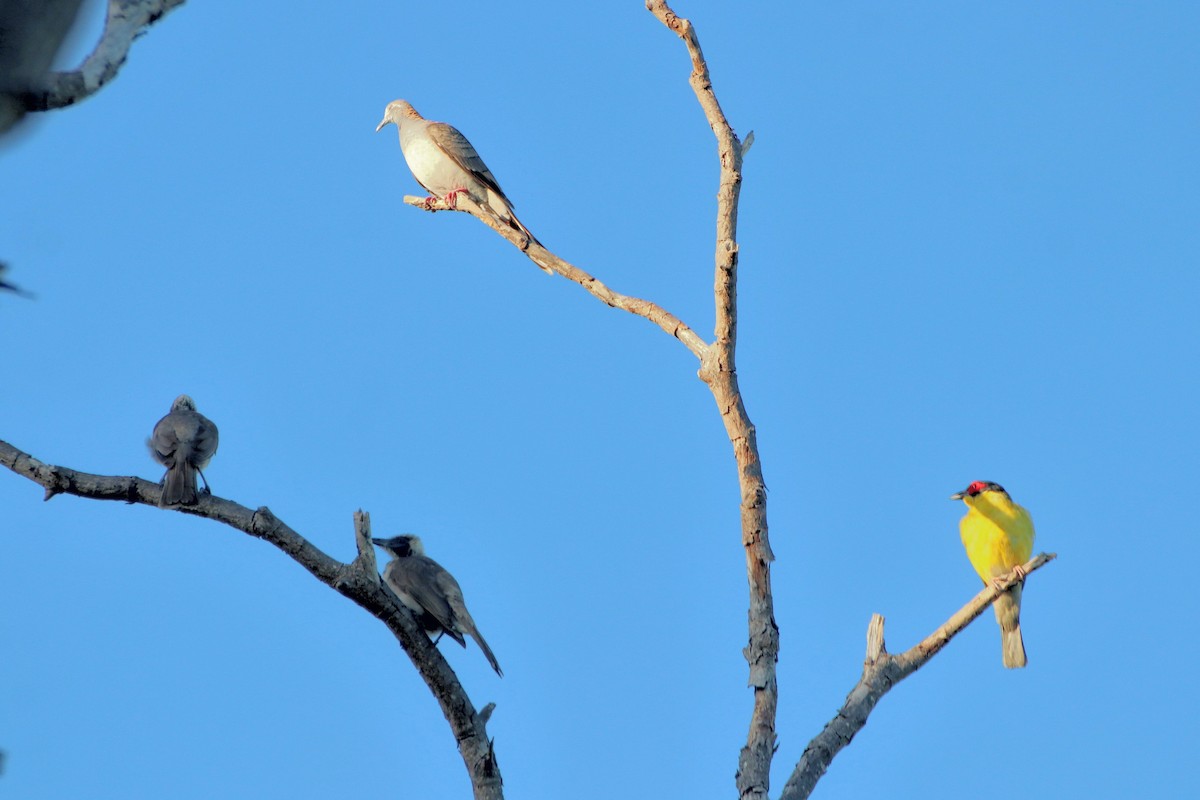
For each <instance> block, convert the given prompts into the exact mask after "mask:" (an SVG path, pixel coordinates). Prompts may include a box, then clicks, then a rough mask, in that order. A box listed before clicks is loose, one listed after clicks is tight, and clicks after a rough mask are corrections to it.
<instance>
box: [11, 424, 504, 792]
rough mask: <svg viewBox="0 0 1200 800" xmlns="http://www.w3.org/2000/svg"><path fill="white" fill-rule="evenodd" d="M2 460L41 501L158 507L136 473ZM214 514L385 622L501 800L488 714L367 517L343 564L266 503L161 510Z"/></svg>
mask: <svg viewBox="0 0 1200 800" xmlns="http://www.w3.org/2000/svg"><path fill="white" fill-rule="evenodd" d="M0 465H3V466H5V467H8V468H9V469H10V470H12V471H13V472H15V473H16V474H18V475H21V476H22V477H25V478H28V479H29V480H31V481H33V482H34V483H37V484H39V485H40V486H42V487H43V488H44V489H45V490H46V494H45V499H46V500H50V499H52V498H53V497H55V496H56V495H59V494H70V495H75V496H76V497H83V498H87V499H90V500H120V501H123V502H126V503H138V504H141V505H147V506H151V507H153V508H156V509H157V508H158V501H159V497H160V496H161V494H162V487H161V486H160V485H159V484H157V483H153V482H151V481H147V480H144V479H142V478H136V477H124V476H110V475H92V474H90V473H87V472H79V471H77V470H73V469H69V468H67V467H59V466H54V465H52V464H46V463H44V462H41V461H39V460H37V459H36V458H34V457H33V456H31V455H29V454H28V453H24V452H22V451H20V450H18V449H17V448H15V447H13V446H12V445H11V444H9V443H8V442H5V441H0ZM165 511H167V512H168V513H169V512H181V513H184V514H191V515H192V516H196V517H204V518H205V519H211V520H216V521H217V522H220V523H223V524H225V525H228V526H229V527H231V528H234V529H235V530H239V531H241V532H242V533H245V534H248V535H250V536H254V537H256V538H258V539H262V540H263V541H266V542H270V543H271V544H273V545H275V546H276V547H278V548H279V549H280V550H282V551H283V552H284V553H286V554H287V555H289V556H290V557H291V558H292V560H293V561H295V562H296V563H297V564H299V565H300V566H302V567H304V568H305V569H306V570H308V571H309V572H310V573H312V575H313V577H315V578H316V579H317V580H319V581H320V582H321V583H324V584H325V585H326V586H329V587H330V588H331V589H333V590H334V591H336V592H338V593H339V594H342V595H344V596H345V597H348V598H349V599H350V600H352V601H354V602H355V603H357V604H358V605H360V606H362V607H363V608H364V609H366V610H367V611H368V612H370V613H371V614H372V615H374V616H375V617H377V618H378V619H379V620H380V621H382V622H383V623H384V624H385V625H386V626H387V627H388V630H390V631H391V632H392V635H394V636H395V637H396V639H397V641H399V642H400V646H401V647H402V648H404V652H405V653H407V654H408V657H409V658H410V659H411V660H412V662H413V665H414V666H415V667H416V668H417V672H419V673H420V675H421V678H422V679H424V681H425V684H426V685H427V686H428V687H429V691H431V692H432V693H433V696H434V697H435V698H436V699H437V702H438V704H439V705H440V706H441V707H442V713H443V714H444V715H445V717H446V721H447V722H449V723H450V729H451V732H452V733H453V734H454V740H455V742H457V743H458V750H459V754H460V755H461V756H462V759H463V763H464V764H465V765H466V767H467V774H468V775H469V777H470V779H471V786H472V788H473V790H474V794H475V798H476V800H501V799H502V798H503V796H504V794H503V790H502V788H501V784H502V781H501V778H500V769H499V767H498V766H497V764H496V756H495V753H494V752H493V750H492V743H491V742H490V741H489V740H488V736H487V730H486V728H485V718H484V717H482V716H481V715H480V714H478V713H476V711H475V707H474V705H472V703H471V700H470V698H469V697H468V696H467V692H466V690H465V689H463V687H462V684H461V683H459V681H458V676H457V675H455V674H454V670H452V669H451V668H450V665H449V664H448V663H446V659H445V658H443V657H442V654H441V651H439V650H438V649H437V647H435V646H434V644H433V642H431V641H430V640H429V637H428V636H426V635H425V632H424V631H423V630H422V629H421V626H420V625H419V624H418V623H417V621H416V620H415V619H413V616H412V612H410V611H409V610H408V609H407V608H405V607H404V606H403V605H402V604H401V603H400V602H399V601H398V600H397V599H396V598H395V596H394V595H393V594H392V593H391V591H390V590H388V589H387V588H386V587H385V586H383V585H382V584H381V583H380V580H379V573H378V572H377V570H376V566H375V552H374V550H373V549H372V548H371V520H370V517H369V516H368V515H367V514H365V513H364V512H362V511H359V512H357V513H356V514H355V515H354V529H355V543H356V546H357V549H358V555H357V556H356V557H355V559H354V560H353V561H351V562H350V563H349V564H343V563H342V562H340V561H338V560H337V559H335V558H332V557H330V556H328V555H326V554H325V553H323V552H321V550H320V549H318V548H317V547H316V546H314V545H313V544H312V543H311V542H309V541H308V540H307V539H305V538H304V537H303V536H301V535H300V534H299V533H297V532H296V531H294V530H293V529H292V528H290V527H289V526H288V525H287V524H286V523H284V522H283V521H282V520H280V519H279V518H278V517H276V516H275V515H274V514H272V513H271V510H270V509H268V508H267V507H266V506H260V507H259V508H257V509H253V510H252V509H249V508H246V507H245V506H241V505H238V504H237V503H235V502H233V501H232V500H225V499H223V498H220V497H215V496H213V495H211V494H203V495H201V496H200V499H199V501H198V502H197V503H196V505H193V506H182V507H179V508H174V509H166V510H165Z"/></svg>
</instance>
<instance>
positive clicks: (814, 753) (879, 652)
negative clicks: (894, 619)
mask: <svg viewBox="0 0 1200 800" xmlns="http://www.w3.org/2000/svg"><path fill="white" fill-rule="evenodd" d="M1055 558H1056V556H1055V554H1054V553H1041V554H1040V555H1038V556H1036V557H1035V558H1033V559H1031V560H1030V561H1029V563H1027V564H1025V566H1024V570H1025V573H1026V574H1027V575H1028V574H1029V573H1032V572H1033V571H1034V570H1037V569H1040V568H1041V567H1042V566H1044V565H1046V564H1048V563H1049V562H1051V561H1053V560H1054V559H1055ZM1017 575H1018V573H1017V572H1016V571H1015V570H1014V571H1013V572H1010V573H1009V574H1008V575H1007V576H1006V577H1005V578H1004V579H1003V580H1002V581H1001V582H1000V583H999V586H998V587H997V586H993V585H989V586H987V587H986V588H985V589H984V590H983V591H982V592H980V593H979V594H977V595H975V597H974V598H973V599H972V600H971V602H969V603H967V604H966V605H965V606H963V607H962V608H961V609H959V610H958V611H957V612H955V613H954V615H953V616H951V617H950V619H948V620H946V622H944V623H942V624H941V625H939V626H938V628H937V630H935V631H934V632H933V633H931V634H929V635H928V636H926V637H925V638H924V639H922V640H921V641H920V642H918V643H917V644H916V645H914V646H913V647H911V648H909V649H908V650H906V651H905V652H903V653H901V654H900V655H898V656H893V655H891V654H889V653H888V652H887V648H886V647H885V646H884V641H883V617H882V616H880V615H879V614H875V615H874V616H872V617H871V623H870V625H869V626H868V627H867V658H866V661H865V662H864V663H863V672H862V677H861V678H860V679H859V681H858V683H857V684H855V686H854V688H853V689H851V690H850V694H849V695H847V696H846V702H845V703H844V704H843V705H842V707H841V708H840V709H838V712H837V714H836V715H834V717H833V719H831V720H830V721H829V722H828V723H826V725H825V729H824V730H822V731H821V732H820V733H819V734H817V736H816V737H815V738H813V740H812V741H811V742H809V743H808V747H806V748H804V754H803V755H802V756H801V757H800V761H799V763H797V764H796V769H795V770H793V771H792V776H791V777H790V778H789V779H788V782H787V783H786V784H785V785H784V787H783V793H782V794H780V795H779V800H804V798H807V797H808V796H809V795H810V794H812V790H813V789H814V788H815V787H816V785H817V781H819V780H820V779H821V776H822V775H824V774H825V770H827V769H828V768H829V764H830V762H832V761H833V758H834V756H836V755H837V754H838V753H839V752H841V750H842V748H844V747H845V746H846V745H848V744H850V740H851V739H853V738H854V735H855V734H856V733H858V732H859V731H860V730H862V728H863V726H864V725H866V724H867V717H868V716H869V715H870V714H871V711H872V710H873V709H874V708H875V704H876V703H878V702H879V700H880V698H882V697H883V696H884V695H885V694H887V693H888V690H890V689H891V688H892V687H893V686H895V685H896V684H897V683H899V682H900V681H902V680H904V679H905V678H907V677H908V676H909V675H911V674H913V673H914V672H916V671H917V670H918V669H920V668H921V667H923V666H925V664H926V662H928V661H929V659H931V658H933V657H934V656H935V655H936V654H937V652H938V651H939V650H941V649H942V648H943V647H945V646H946V644H947V643H948V642H949V641H950V640H951V639H953V638H954V637H955V636H957V635H958V633H959V632H960V631H962V630H963V629H964V628H966V627H967V625H969V624H970V623H971V622H972V621H973V620H974V619H975V618H976V617H978V616H979V615H980V614H982V613H983V612H984V611H986V610H987V608H988V606H990V605H991V604H992V602H993V601H994V600H995V599H996V598H997V597H999V596H1000V594H1001V593H1002V592H1003V591H1004V590H1005V589H1008V588H1009V587H1011V586H1013V585H1014V584H1017V583H1019V582H1020V581H1022V580H1023V578H1019V577H1017Z"/></svg>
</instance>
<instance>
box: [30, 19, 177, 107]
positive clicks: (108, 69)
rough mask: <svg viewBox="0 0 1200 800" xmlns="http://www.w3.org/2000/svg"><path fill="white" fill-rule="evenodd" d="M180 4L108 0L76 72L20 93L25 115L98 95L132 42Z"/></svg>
mask: <svg viewBox="0 0 1200 800" xmlns="http://www.w3.org/2000/svg"><path fill="white" fill-rule="evenodd" d="M183 2H184V0H108V16H107V18H106V19H105V21H104V33H103V34H101V36H100V41H99V42H98V43H97V44H96V48H95V49H94V50H93V51H92V52H91V54H90V55H89V56H88V57H87V58H86V59H84V61H83V63H82V64H81V65H80V66H79V68H78V69H76V70H72V71H70V72H52V73H49V74H47V75H45V76H43V77H42V78H41V80H40V81H37V82H35V83H34V84H32V85H30V86H29V87H28V88H25V89H24V91H22V92H20V97H21V100H22V102H23V104H24V106H25V110H26V111H49V110H51V109H55V108H63V107H64V106H69V105H73V104H74V103H78V102H79V101H80V100H84V99H86V98H88V97H90V96H91V95H93V94H95V93H96V92H97V91H99V89H100V87H102V86H104V85H105V84H106V83H108V82H109V81H110V80H112V79H113V78H115V77H116V75H117V72H118V71H119V70H120V69H121V67H122V66H123V65H124V64H125V59H126V58H127V57H128V56H129V48H130V46H132V45H133V40H134V39H136V38H137V37H138V35H139V34H141V32H142V31H143V30H144V29H145V28H147V27H149V26H150V25H153V24H154V23H155V22H158V20H160V19H161V18H162V17H164V16H165V15H166V14H167V13H168V12H170V11H172V10H173V9H175V8H177V7H178V6H181V5H183Z"/></svg>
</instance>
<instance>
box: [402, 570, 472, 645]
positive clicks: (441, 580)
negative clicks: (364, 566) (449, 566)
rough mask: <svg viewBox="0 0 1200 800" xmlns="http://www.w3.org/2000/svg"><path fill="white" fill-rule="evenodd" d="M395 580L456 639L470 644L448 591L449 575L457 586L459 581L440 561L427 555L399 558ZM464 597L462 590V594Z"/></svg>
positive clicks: (463, 643)
mask: <svg viewBox="0 0 1200 800" xmlns="http://www.w3.org/2000/svg"><path fill="white" fill-rule="evenodd" d="M392 564H393V565H394V572H393V575H392V579H393V581H394V582H395V583H396V584H397V585H398V588H400V589H401V590H402V591H403V592H404V593H405V594H407V595H408V596H409V597H411V598H412V599H413V600H415V601H416V603H417V605H419V606H421V608H423V609H425V610H426V611H427V612H429V614H430V616H432V617H433V618H434V619H435V620H437V622H438V624H439V625H441V626H442V628H443V629H444V630H445V631H446V633H447V634H448V635H449V636H450V637H451V638H452V639H454V641H456V642H458V643H459V644H461V645H462V646H463V647H466V646H467V644H466V640H465V639H464V638H463V635H462V631H461V630H460V629H459V626H458V624H457V622H456V621H455V618H454V609H453V608H451V605H450V599H449V597H448V596H447V594H446V591H445V589H444V588H443V587H444V586H445V579H446V578H449V580H450V583H453V584H454V586H455V588H457V586H458V584H457V583H455V582H454V578H452V577H450V573H449V572H446V570H445V569H443V568H442V566H441V565H440V564H438V563H437V562H436V561H434V560H433V559H431V558H426V557H425V556H418V555H412V556H409V557H407V558H398V559H396V560H395V561H394V562H392ZM459 594H460V596H461V592H460V593H459Z"/></svg>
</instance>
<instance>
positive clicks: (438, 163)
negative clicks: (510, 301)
mask: <svg viewBox="0 0 1200 800" xmlns="http://www.w3.org/2000/svg"><path fill="white" fill-rule="evenodd" d="M388 123H395V125H396V127H397V128H399V129H400V150H401V152H402V153H404V160H405V162H407V163H408V168H409V169H410V170H412V174H413V177H414V178H416V179H417V183H419V184H421V186H423V187H424V188H425V191H427V192H429V193H430V195H431V197H430V198H429V199H430V200H434V199H441V200H445V201H446V205H448V206H450V207H451V208H455V207H456V205H457V202H458V195H459V194H460V193H462V194H466V195H468V196H469V197H470V198H471V199H472V200H474V201H475V203H476V204H477V205H479V206H482V207H483V208H486V209H487V210H489V211H491V212H492V213H493V214H494V215H495V216H496V217H497V218H499V219H500V220H501V221H502V222H505V223H507V224H508V225H509V226H510V227H512V228H513V229H514V230H517V231H520V232H521V233H522V234H523V235H524V236H525V237H526V238H527V239H529V241H530V242H532V243H533V244H536V245H538V246H539V247H540V246H541V245H542V243H541V242H539V241H538V240H537V238H536V237H535V236H534V235H533V234H532V233H530V231H529V229H528V228H526V227H525V225H524V224H522V222H521V220H519V219H517V215H516V214H514V213H513V206H512V202H511V201H509V199H508V198H507V197H506V196H505V195H504V191H503V190H502V189H501V188H500V184H499V183H497V182H496V176H495V175H493V174H492V171H491V170H490V169H488V168H487V164H484V163H483V159H482V158H480V157H479V153H477V152H475V148H474V147H472V146H471V143H470V142H469V141H467V137H465V136H463V135H462V134H461V133H459V132H458V129H457V128H455V127H454V126H453V125H447V124H446V123H444V122H433V121H432V120H428V119H425V118H424V117H422V116H421V115H420V114H418V113H417V110H416V109H415V108H413V107H412V106H411V105H410V104H409V103H408V102H407V101H405V100H393V101H392V102H390V103H388V105H387V108H386V109H384V112H383V120H382V121H381V122H380V123H379V125H378V126H376V128H375V130H376V131H381V130H383V128H384V126H385V125H387V124H388ZM539 266H541V265H540V264H539ZM542 269H543V270H546V271H547V272H550V271H551V270H548V269H546V268H545V267H542Z"/></svg>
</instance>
